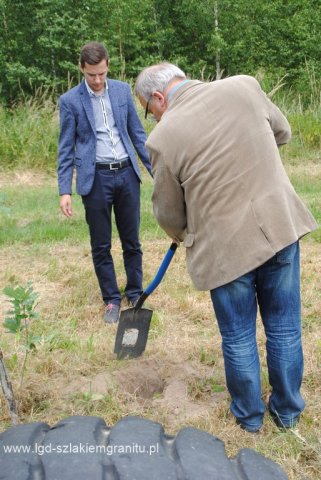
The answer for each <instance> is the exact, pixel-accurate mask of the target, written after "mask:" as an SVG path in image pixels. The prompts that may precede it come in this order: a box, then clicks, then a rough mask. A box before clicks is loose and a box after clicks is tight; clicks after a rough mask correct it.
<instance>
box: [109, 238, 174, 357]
mask: <svg viewBox="0 0 321 480" xmlns="http://www.w3.org/2000/svg"><path fill="white" fill-rule="evenodd" d="M176 248H177V244H176V243H175V242H173V243H172V244H171V246H170V247H169V249H168V251H167V253H166V255H165V257H164V260H163V261H162V263H161V265H160V267H159V269H158V272H157V274H156V276H155V278H154V280H153V281H152V283H151V284H150V285H149V286H148V287H147V288H146V290H145V291H144V292H143V293H142V294H141V296H140V297H139V299H138V301H137V303H136V305H135V306H134V307H133V308H128V309H127V310H123V311H122V312H121V314H120V318H119V324H118V328H117V333H116V340H115V347H114V353H116V354H117V358H118V359H122V358H134V357H139V356H140V355H141V354H142V353H143V352H144V350H145V347H146V343H147V338H148V332H149V327H150V321H151V319H152V315H153V311H152V310H150V309H149V308H142V306H143V304H144V302H145V300H146V298H147V297H149V295H150V294H151V293H153V291H154V290H155V289H156V288H157V287H158V285H159V284H160V282H161V281H162V279H163V277H164V275H165V272H166V270H167V268H168V266H169V264H170V263H171V261H172V258H173V256H174V253H175V251H176Z"/></svg>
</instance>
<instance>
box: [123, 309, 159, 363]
mask: <svg viewBox="0 0 321 480" xmlns="http://www.w3.org/2000/svg"><path fill="white" fill-rule="evenodd" d="M152 315H153V311H152V310H149V309H148V308H139V309H135V308H128V309H127V310H123V311H122V312H121V314H120V318H119V324H118V329H117V333H116V340H115V348H114V353H116V354H117V358H118V359H122V358H134V357H139V356H140V355H141V354H142V353H143V352H144V350H145V347H146V343H147V338H148V332H149V327H150V322H151V319H152Z"/></svg>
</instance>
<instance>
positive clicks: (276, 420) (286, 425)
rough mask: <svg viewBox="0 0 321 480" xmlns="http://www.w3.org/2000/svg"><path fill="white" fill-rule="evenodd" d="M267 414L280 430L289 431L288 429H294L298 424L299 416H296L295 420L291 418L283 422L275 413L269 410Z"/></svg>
mask: <svg viewBox="0 0 321 480" xmlns="http://www.w3.org/2000/svg"><path fill="white" fill-rule="evenodd" d="M269 413H270V415H271V417H272V420H273V421H274V423H275V425H276V426H277V427H279V428H281V429H283V428H284V429H289V428H295V427H296V426H297V424H298V422H299V419H300V415H298V416H297V417H295V418H291V419H290V421H288V422H285V421H283V420H282V419H281V418H280V417H279V415H278V414H277V413H274V412H272V411H271V410H269Z"/></svg>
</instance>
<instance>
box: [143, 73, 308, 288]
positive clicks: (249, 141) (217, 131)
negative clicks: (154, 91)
mask: <svg viewBox="0 0 321 480" xmlns="http://www.w3.org/2000/svg"><path fill="white" fill-rule="evenodd" d="M290 137H291V129H290V126H289V124H288V122H287V120H286V118H285V117H284V116H283V114H282V113H281V112H280V110H279V109H278V108H277V107H276V106H275V105H274V104H273V103H272V102H271V101H270V100H269V99H268V98H267V96H266V95H265V94H264V92H263V91H262V90H261V88H260V85H259V83H258V82H257V81H256V80H255V79H254V78H252V77H249V76H245V75H240V76H234V77H229V78H227V79H223V80H218V81H214V82H211V83H203V82H199V81H195V80H192V81H190V82H187V83H185V84H184V85H183V86H181V87H180V88H178V90H176V91H175V93H174V94H173V95H172V97H171V98H170V99H169V101H168V108H167V110H166V112H165V113H164V114H163V117H162V119H161V121H160V122H159V123H158V124H157V126H156V127H155V129H154V130H153V132H152V133H151V135H150V136H149V138H148V141H147V144H146V146H147V148H148V150H149V152H150V158H151V163H152V168H153V174H154V181H155V184H154V193H153V206H154V213H155V216H156V218H157V220H158V222H159V224H160V225H161V227H162V228H163V229H164V230H165V231H166V232H167V233H168V235H169V236H171V237H172V238H174V239H177V240H180V241H183V242H184V246H185V247H186V255H187V265H188V271H189V273H190V276H191V278H192V281H193V283H194V284H195V286H196V287H197V288H198V289H200V290H211V289H213V288H216V287H218V286H221V285H224V284H226V283H228V282H230V281H232V280H234V279H236V278H238V277H239V276H241V275H243V274H245V273H247V272H249V271H251V270H253V269H255V268H256V267H258V266H260V265H262V264H263V263H264V262H266V261H267V260H268V259H269V258H271V257H272V256H273V255H274V254H275V253H276V252H278V251H279V250H281V249H282V248H284V247H286V246H287V245H290V244H291V243H293V242H295V241H296V240H297V239H299V238H300V237H302V236H303V235H305V234H307V233H308V232H310V231H311V230H313V229H315V228H316V226H317V225H316V223H315V221H314V219H313V217H312V215H311V214H310V213H309V211H308V210H307V208H306V207H305V205H304V204H303V203H302V201H301V200H300V198H299V197H298V196H297V194H296V193H295V191H294V189H293V187H292V185H291V183H290V181H289V179H288V176H287V174H286V172H285V170H284V167H283V165H282V162H281V159H280V155H279V149H278V146H279V145H282V144H284V143H287V142H288V141H289V140H290Z"/></svg>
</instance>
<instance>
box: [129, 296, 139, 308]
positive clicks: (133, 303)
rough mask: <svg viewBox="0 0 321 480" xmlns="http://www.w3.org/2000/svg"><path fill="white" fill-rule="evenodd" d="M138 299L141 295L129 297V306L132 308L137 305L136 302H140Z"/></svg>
mask: <svg viewBox="0 0 321 480" xmlns="http://www.w3.org/2000/svg"><path fill="white" fill-rule="evenodd" d="M138 300H139V297H136V298H134V299H129V298H128V299H127V303H128V306H129V307H130V308H132V307H135V305H136V303H137V302H138Z"/></svg>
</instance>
